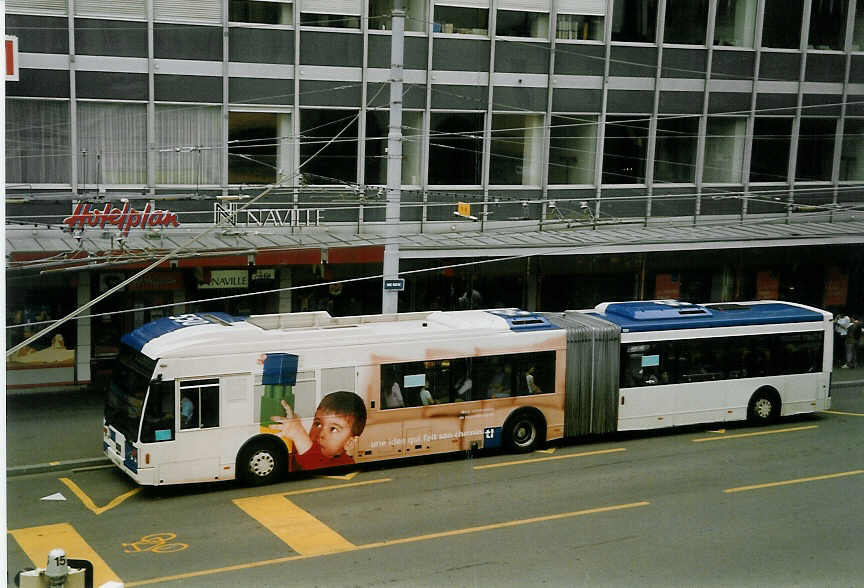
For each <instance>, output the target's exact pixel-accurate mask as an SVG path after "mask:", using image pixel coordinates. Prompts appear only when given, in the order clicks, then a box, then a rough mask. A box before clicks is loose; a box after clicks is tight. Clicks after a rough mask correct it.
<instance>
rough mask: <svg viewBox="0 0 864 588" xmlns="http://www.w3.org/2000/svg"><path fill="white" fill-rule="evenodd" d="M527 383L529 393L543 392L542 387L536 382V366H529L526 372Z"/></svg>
mask: <svg viewBox="0 0 864 588" xmlns="http://www.w3.org/2000/svg"><path fill="white" fill-rule="evenodd" d="M525 385H526V386H527V387H528V394H543V390H541V389H540V386H538V385H537V384H536V383H535V382H534V366H533V365H532V366H531V367H529V368H528V371H527V372H525Z"/></svg>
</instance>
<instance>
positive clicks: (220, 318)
mask: <svg viewBox="0 0 864 588" xmlns="http://www.w3.org/2000/svg"><path fill="white" fill-rule="evenodd" d="M242 320H244V317H236V316H231V315H230V314H226V313H224V312H205V313H201V314H181V315H178V316H168V317H164V318H160V319H157V320H155V321H152V322H149V323H147V324H146V325H141V326H140V327H138V328H137V329H135V330H134V331H132V332H131V333H126V334H125V335H123V336H122V337H121V338H120V341H121V342H123V343H125V344H126V345H128V346H129V347H131V348H133V349H136V350H138V351H141V350H142V349H143V348H144V346H145V345H146V344H147V343H149V342H150V341H152V340H153V339H156V338H157V337H161V336H162V335H165V334H166V333H171V332H173V331H177V330H179V329H183V328H186V327H194V326H198V325H209V324H221V323H234V322H237V321H242Z"/></svg>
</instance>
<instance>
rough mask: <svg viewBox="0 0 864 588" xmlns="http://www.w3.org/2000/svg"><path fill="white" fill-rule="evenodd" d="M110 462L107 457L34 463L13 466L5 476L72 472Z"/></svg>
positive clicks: (7, 469)
mask: <svg viewBox="0 0 864 588" xmlns="http://www.w3.org/2000/svg"><path fill="white" fill-rule="evenodd" d="M110 463H111V460H109V459H108V458H107V457H84V458H81V459H69V460H66V461H49V462H47V463H34V464H31V465H23V466H13V467H11V468H6V476H7V477H9V478H12V477H14V476H26V475H28V474H42V473H45V472H54V471H58V470H72V469H76V468H86V467H92V466H101V465H109V464H110Z"/></svg>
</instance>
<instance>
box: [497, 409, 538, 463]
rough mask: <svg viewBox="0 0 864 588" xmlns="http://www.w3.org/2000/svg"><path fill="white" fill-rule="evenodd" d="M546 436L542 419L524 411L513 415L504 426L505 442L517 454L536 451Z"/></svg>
mask: <svg viewBox="0 0 864 588" xmlns="http://www.w3.org/2000/svg"><path fill="white" fill-rule="evenodd" d="M545 436H546V431H545V427H544V426H543V423H542V417H539V416H537V415H534V414H532V413H530V412H527V411H523V412H518V413H516V414H514V415H512V416H511V417H510V418H509V419H507V423H506V424H505V425H504V441H505V442H506V443H507V446H508V448H509V449H510V450H511V451H513V452H515V453H529V452H531V451H534V450H535V449H536V448H537V446H538V445H540V443H542V442H543V440H544V438H545Z"/></svg>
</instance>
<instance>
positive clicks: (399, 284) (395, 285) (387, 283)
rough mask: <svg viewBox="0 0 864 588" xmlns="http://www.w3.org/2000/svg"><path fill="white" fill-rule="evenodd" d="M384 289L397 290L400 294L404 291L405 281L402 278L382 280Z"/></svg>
mask: <svg viewBox="0 0 864 588" xmlns="http://www.w3.org/2000/svg"><path fill="white" fill-rule="evenodd" d="M384 289H385V290H398V291H399V292H401V291H402V290H404V289H405V280H404V279H403V278H397V279H395V280H384Z"/></svg>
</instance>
